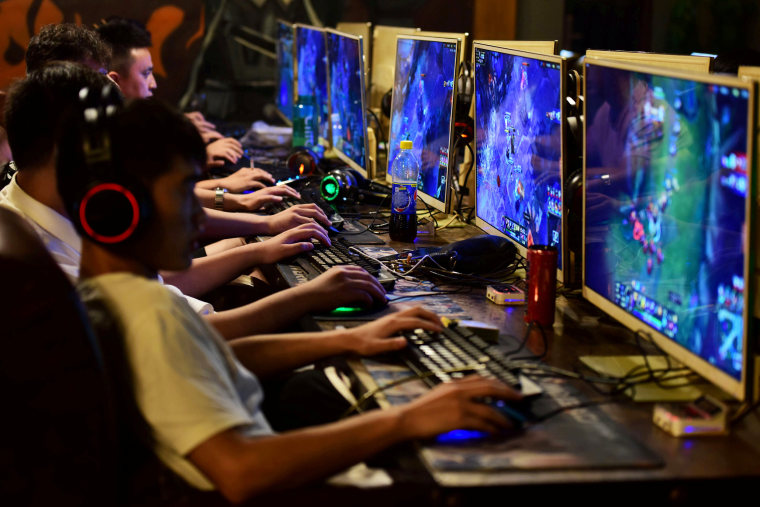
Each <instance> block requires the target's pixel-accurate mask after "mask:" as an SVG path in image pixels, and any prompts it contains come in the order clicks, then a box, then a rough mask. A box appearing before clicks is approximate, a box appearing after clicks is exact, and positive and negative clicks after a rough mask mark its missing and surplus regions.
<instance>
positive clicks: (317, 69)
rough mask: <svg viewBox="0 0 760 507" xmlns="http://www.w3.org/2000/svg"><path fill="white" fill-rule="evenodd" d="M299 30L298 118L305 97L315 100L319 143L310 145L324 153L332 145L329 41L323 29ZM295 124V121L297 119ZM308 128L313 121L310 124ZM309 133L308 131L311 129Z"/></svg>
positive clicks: (311, 27) (297, 25)
mask: <svg viewBox="0 0 760 507" xmlns="http://www.w3.org/2000/svg"><path fill="white" fill-rule="evenodd" d="M294 27H295V45H296V49H295V67H294V68H295V80H296V84H295V94H294V97H295V98H294V101H295V102H294V113H293V114H294V116H296V115H297V114H299V112H298V110H297V108H301V105H302V103H303V102H304V98H305V97H313V108H314V114H316V115H317V125H318V129H317V130H318V131H317V136H316V139H317V141H316V142H315V143H314V145H313V146H307V147H308V148H311V149H313V150H315V151H317V152H323V151H324V148H325V147H329V145H330V137H331V136H330V99H329V94H328V90H327V41H326V39H325V32H324V30H323V29H321V28H316V27H313V26H306V25H299V24H296V25H294ZM293 120H294V122H295V118H294V119H293ZM306 123H307V126H308V124H309V122H308V121H307V122H306ZM307 130H308V129H307Z"/></svg>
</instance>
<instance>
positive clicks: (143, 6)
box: [0, 0, 205, 104]
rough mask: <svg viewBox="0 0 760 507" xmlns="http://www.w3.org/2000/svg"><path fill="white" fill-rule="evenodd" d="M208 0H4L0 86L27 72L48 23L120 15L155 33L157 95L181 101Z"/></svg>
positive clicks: (1, 5) (88, 21)
mask: <svg viewBox="0 0 760 507" xmlns="http://www.w3.org/2000/svg"><path fill="white" fill-rule="evenodd" d="M204 3H205V2H203V0H154V1H151V2H121V1H112V0H0V90H7V88H8V85H10V83H11V82H12V81H13V80H14V79H17V78H20V77H23V76H24V73H25V72H26V65H25V64H24V52H25V50H26V46H27V44H29V39H31V37H32V36H33V35H34V34H36V33H37V32H39V30H40V28H41V27H42V26H44V25H47V24H51V23H62V22H71V23H77V24H80V25H81V24H84V25H86V26H92V25H93V24H95V23H97V22H98V21H100V20H101V19H103V18H105V17H108V16H112V15H117V16H123V17H125V18H131V19H136V20H138V21H141V22H143V23H145V26H146V27H147V28H148V30H149V31H150V32H151V34H152V36H153V47H152V48H151V50H150V52H151V57H152V59H153V67H154V72H153V74H154V76H155V78H156V82H157V84H158V89H157V90H156V96H158V97H161V98H163V99H165V100H167V101H169V102H172V103H175V104H176V103H177V102H178V100H179V98H180V97H181V96H182V93H183V92H184V89H185V87H186V86H187V80H188V76H189V72H190V68H191V66H192V63H193V59H194V58H195V56H196V55H197V54H198V51H199V50H200V46H201V42H202V39H203V34H204V26H205V19H204V8H203V7H204Z"/></svg>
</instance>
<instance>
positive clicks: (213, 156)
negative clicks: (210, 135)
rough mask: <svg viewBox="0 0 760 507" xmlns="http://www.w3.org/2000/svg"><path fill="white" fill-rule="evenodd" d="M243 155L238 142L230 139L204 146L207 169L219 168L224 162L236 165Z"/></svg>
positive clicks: (218, 140)
mask: <svg viewBox="0 0 760 507" xmlns="http://www.w3.org/2000/svg"><path fill="white" fill-rule="evenodd" d="M242 155H243V146H242V145H241V144H240V141H238V140H237V139H233V138H231V137H224V138H222V139H217V140H216V141H214V142H212V143H211V144H209V145H207V146H206V157H207V165H208V166H209V167H221V166H223V165H224V163H225V161H228V162H231V163H233V164H234V163H236V162H237V161H238V159H239V158H240V157H241V156H242Z"/></svg>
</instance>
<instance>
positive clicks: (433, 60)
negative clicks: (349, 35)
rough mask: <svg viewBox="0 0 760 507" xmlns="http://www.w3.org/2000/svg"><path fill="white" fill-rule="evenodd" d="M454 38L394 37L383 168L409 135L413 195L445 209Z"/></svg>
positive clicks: (454, 70)
mask: <svg viewBox="0 0 760 507" xmlns="http://www.w3.org/2000/svg"><path fill="white" fill-rule="evenodd" d="M459 45H460V41H459V40H457V39H432V38H426V37H401V36H399V38H398V43H397V49H396V70H395V77H394V83H393V98H392V105H391V129H390V146H389V148H388V174H390V171H391V166H392V164H393V160H394V159H395V158H396V155H397V154H398V152H399V151H400V142H401V141H406V140H411V141H412V143H413V148H412V150H413V151H414V154H415V155H416V156H417V158H418V160H420V177H419V180H418V187H417V188H418V194H417V195H418V196H419V197H420V198H421V199H423V200H425V202H427V203H428V204H429V205H431V206H433V207H435V208H436V209H439V210H442V211H446V207H447V204H448V194H449V188H448V187H449V184H448V181H449V173H450V171H449V168H450V162H453V160H450V157H449V151H450V150H451V149H452V146H451V144H452V137H453V135H452V134H453V121H454V118H453V111H454V107H455V100H454V99H455V96H454V85H455V82H456V78H457V59H458V57H459Z"/></svg>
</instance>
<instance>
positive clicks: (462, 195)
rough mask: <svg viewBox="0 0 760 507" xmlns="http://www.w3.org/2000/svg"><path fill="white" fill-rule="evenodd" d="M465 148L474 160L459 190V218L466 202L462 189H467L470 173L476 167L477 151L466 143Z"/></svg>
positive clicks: (471, 161) (467, 221) (467, 220)
mask: <svg viewBox="0 0 760 507" xmlns="http://www.w3.org/2000/svg"><path fill="white" fill-rule="evenodd" d="M465 147H466V148H467V149H468V150H470V155H472V159H471V160H470V167H468V168H467V172H466V173H465V174H464V181H463V182H462V185H460V187H459V188H460V189H459V201H458V202H457V213H459V216H463V215H462V201H463V200H464V193H463V192H462V188H463V187H464V188H467V181H468V180H469V179H470V173H471V172H472V168H473V166H474V165H475V151H473V149H472V146H470V143H465ZM465 222H466V223H469V222H470V219H469V218H467V219H466V220H465Z"/></svg>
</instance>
